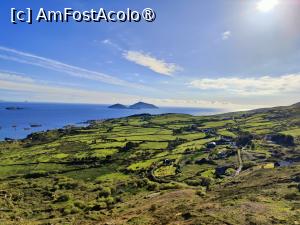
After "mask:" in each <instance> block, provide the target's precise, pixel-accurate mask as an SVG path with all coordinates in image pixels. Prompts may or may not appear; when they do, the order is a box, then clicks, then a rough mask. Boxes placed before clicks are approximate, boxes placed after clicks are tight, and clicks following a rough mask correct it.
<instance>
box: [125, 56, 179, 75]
mask: <svg viewBox="0 0 300 225" xmlns="http://www.w3.org/2000/svg"><path fill="white" fill-rule="evenodd" d="M123 56H124V58H125V59H127V60H129V61H131V62H134V63H136V64H138V65H141V66H144V67H147V68H149V69H150V70H152V71H154V72H156V73H159V74H162V75H166V76H172V75H173V74H174V73H175V72H176V71H178V70H180V67H179V66H177V65H176V64H174V63H167V62H165V61H164V60H161V59H156V58H154V57H152V56H151V55H149V54H145V53H142V52H137V51H126V52H124V53H123Z"/></svg>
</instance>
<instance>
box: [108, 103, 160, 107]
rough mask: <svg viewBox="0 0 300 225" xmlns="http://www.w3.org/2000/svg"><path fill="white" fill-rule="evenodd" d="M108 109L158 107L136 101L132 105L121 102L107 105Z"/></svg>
mask: <svg viewBox="0 0 300 225" xmlns="http://www.w3.org/2000/svg"><path fill="white" fill-rule="evenodd" d="M108 108H110V109H158V107H157V106H155V105H153V104H149V103H145V102H137V103H135V104H133V105H130V106H128V107H127V106H126V105H122V104H114V105H111V106H109V107H108Z"/></svg>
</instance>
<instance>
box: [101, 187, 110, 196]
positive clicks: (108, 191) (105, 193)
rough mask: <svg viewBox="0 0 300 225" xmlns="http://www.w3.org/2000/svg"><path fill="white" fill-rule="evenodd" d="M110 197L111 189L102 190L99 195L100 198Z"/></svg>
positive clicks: (104, 188)
mask: <svg viewBox="0 0 300 225" xmlns="http://www.w3.org/2000/svg"><path fill="white" fill-rule="evenodd" d="M110 195H111V189H110V188H109V187H103V188H102V190H100V191H99V193H98V196H99V197H105V198H107V197H108V196H110Z"/></svg>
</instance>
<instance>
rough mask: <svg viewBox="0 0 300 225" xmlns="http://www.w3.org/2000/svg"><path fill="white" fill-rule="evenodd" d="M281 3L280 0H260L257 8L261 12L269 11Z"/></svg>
mask: <svg viewBox="0 0 300 225" xmlns="http://www.w3.org/2000/svg"><path fill="white" fill-rule="evenodd" d="M278 4H279V0H260V1H259V2H258V3H257V9H258V10H259V11H261V12H269V11H271V10H272V9H274V8H275V7H276V6H277V5H278Z"/></svg>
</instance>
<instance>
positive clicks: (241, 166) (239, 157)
mask: <svg viewBox="0 0 300 225" xmlns="http://www.w3.org/2000/svg"><path fill="white" fill-rule="evenodd" d="M243 149H244V148H242V149H239V148H238V149H237V156H238V165H239V168H238V169H237V170H236V171H235V176H238V175H239V174H240V172H241V171H242V169H243V160H242V150H243Z"/></svg>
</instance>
